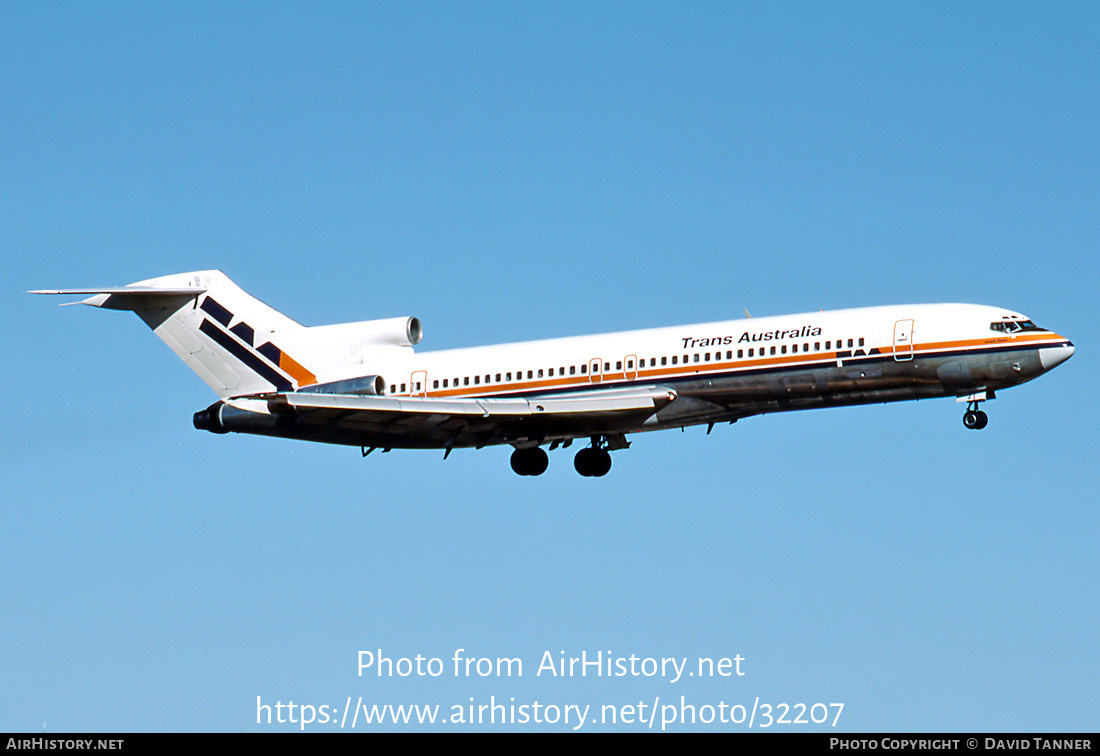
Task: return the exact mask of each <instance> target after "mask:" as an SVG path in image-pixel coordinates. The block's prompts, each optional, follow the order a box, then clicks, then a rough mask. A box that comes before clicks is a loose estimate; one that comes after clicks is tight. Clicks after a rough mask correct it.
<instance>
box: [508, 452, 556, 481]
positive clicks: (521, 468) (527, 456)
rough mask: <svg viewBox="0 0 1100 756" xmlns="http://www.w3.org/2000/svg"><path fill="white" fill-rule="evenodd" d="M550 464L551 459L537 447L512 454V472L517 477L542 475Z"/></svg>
mask: <svg viewBox="0 0 1100 756" xmlns="http://www.w3.org/2000/svg"><path fill="white" fill-rule="evenodd" d="M549 464H550V458H549V457H547V456H546V452H544V451H543V450H542V449H540V448H538V447H537V446H534V447H531V448H530V449H516V450H515V451H514V452H512V470H514V471H515V473H516V475H542V474H543V473H544V472H546V467H547V465H549Z"/></svg>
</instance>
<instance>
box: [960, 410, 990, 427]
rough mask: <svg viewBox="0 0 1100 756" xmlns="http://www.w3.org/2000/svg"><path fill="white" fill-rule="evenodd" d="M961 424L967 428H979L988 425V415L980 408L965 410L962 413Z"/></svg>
mask: <svg viewBox="0 0 1100 756" xmlns="http://www.w3.org/2000/svg"><path fill="white" fill-rule="evenodd" d="M963 425H965V426H966V427H967V429H969V430H981V429H982V428H984V427H985V426H987V425H989V416H988V415H986V414H985V413H984V412H982V411H981V410H967V411H966V412H965V413H964V414H963Z"/></svg>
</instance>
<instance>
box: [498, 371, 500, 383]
mask: <svg viewBox="0 0 1100 756" xmlns="http://www.w3.org/2000/svg"><path fill="white" fill-rule="evenodd" d="M497 383H500V373H497Z"/></svg>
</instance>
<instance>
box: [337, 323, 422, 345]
mask: <svg viewBox="0 0 1100 756" xmlns="http://www.w3.org/2000/svg"><path fill="white" fill-rule="evenodd" d="M349 326H350V327H353V328H354V330H355V333H356V335H357V336H358V337H359V339H360V341H361V343H362V344H363V346H373V345H378V346H402V347H411V346H416V345H417V344H419V343H420V339H422V338H424V329H423V328H421V326H420V318H383V319H382V320H364V321H362V322H360V323H354V324H349V325H346V326H344V327H345V328H349Z"/></svg>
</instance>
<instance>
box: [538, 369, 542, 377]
mask: <svg viewBox="0 0 1100 756" xmlns="http://www.w3.org/2000/svg"><path fill="white" fill-rule="evenodd" d="M539 378H542V370H541V369H540V370H539Z"/></svg>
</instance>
